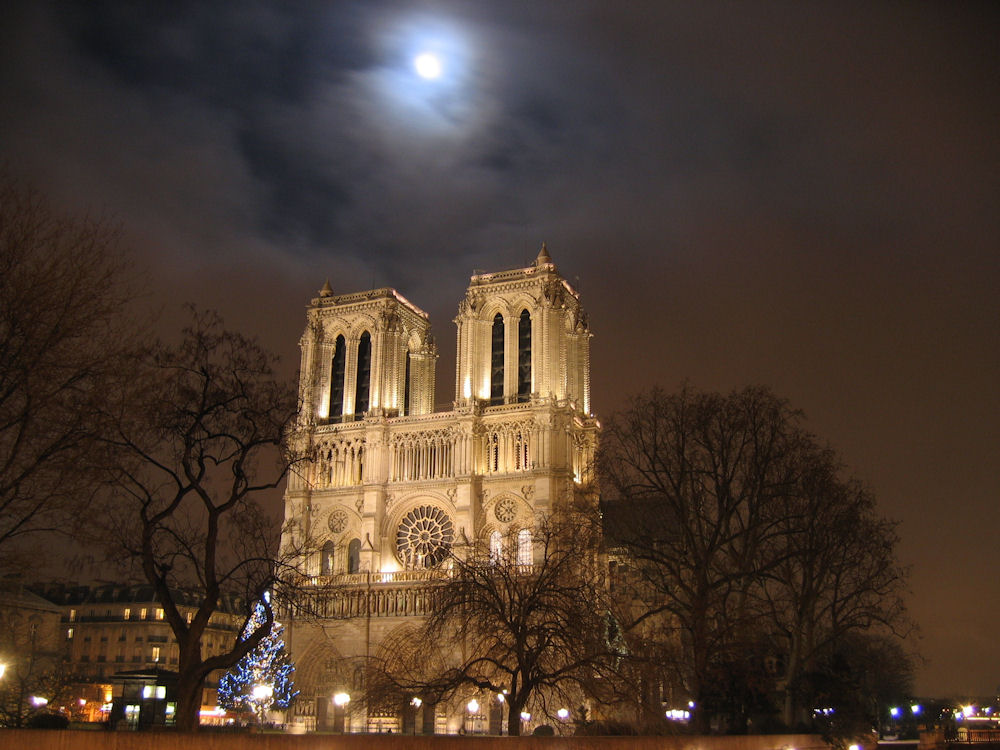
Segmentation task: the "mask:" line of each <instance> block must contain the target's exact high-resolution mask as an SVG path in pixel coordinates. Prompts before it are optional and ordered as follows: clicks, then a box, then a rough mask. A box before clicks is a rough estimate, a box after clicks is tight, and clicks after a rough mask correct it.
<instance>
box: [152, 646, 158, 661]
mask: <svg viewBox="0 0 1000 750" xmlns="http://www.w3.org/2000/svg"><path fill="white" fill-rule="evenodd" d="M159 660H160V647H159V646H153V661H154V662H158V661H159Z"/></svg>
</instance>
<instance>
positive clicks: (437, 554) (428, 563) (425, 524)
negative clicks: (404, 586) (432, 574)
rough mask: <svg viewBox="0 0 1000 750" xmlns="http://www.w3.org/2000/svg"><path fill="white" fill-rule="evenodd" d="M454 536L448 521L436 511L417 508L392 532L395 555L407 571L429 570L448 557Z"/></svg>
mask: <svg viewBox="0 0 1000 750" xmlns="http://www.w3.org/2000/svg"><path fill="white" fill-rule="evenodd" d="M454 537H455V528H454V526H453V525H452V522H451V518H449V517H448V514H447V513H445V512H444V511H443V510H441V509H440V508H435V507H434V506H433V505H421V506H419V507H417V508H414V509H413V510H411V511H410V512H409V513H407V514H406V515H405V516H404V517H403V520H402V521H400V522H399V528H398V529H396V553H397V554H398V555H399V559H400V560H401V561H402V562H403V564H404V565H405V566H406V567H408V568H431V567H433V566H435V565H437V564H438V563H440V562H441V561H442V560H444V559H445V557H447V556H448V550H449V548H450V547H451V542H452V540H453V539H454Z"/></svg>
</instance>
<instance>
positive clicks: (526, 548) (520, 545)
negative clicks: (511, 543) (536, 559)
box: [517, 529, 531, 565]
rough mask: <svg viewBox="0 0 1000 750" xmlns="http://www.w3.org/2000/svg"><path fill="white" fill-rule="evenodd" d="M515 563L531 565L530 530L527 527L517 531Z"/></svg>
mask: <svg viewBox="0 0 1000 750" xmlns="http://www.w3.org/2000/svg"><path fill="white" fill-rule="evenodd" d="M517 564H518V565H531V532H530V531H528V530H527V529H521V530H520V531H519V532H517Z"/></svg>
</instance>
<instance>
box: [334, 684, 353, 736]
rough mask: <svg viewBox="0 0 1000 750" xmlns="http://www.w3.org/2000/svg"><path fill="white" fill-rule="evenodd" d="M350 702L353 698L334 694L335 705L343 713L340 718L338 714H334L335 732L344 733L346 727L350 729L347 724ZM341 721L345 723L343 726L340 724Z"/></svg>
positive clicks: (343, 694) (345, 694)
mask: <svg viewBox="0 0 1000 750" xmlns="http://www.w3.org/2000/svg"><path fill="white" fill-rule="evenodd" d="M350 702H351V696H350V695H348V694H347V693H335V694H334V696H333V705H334V706H336V707H337V708H339V709H340V711H341V713H340V715H339V716H338V715H337V713H336V712H334V726H335V731H340V732H344V731H345V726H347V727H348V728H349V725H348V724H347V704H348V703H350ZM341 720H343V722H344V724H343V725H341V723H340V722H341Z"/></svg>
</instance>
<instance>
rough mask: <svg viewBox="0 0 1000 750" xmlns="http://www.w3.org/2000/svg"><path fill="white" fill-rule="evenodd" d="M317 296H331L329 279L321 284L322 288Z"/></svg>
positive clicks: (331, 289) (331, 290)
mask: <svg viewBox="0 0 1000 750" xmlns="http://www.w3.org/2000/svg"><path fill="white" fill-rule="evenodd" d="M319 296H320V297H332V296H333V287H332V286H330V279H327V280H326V283H325V284H323V288H322V289H320V290H319Z"/></svg>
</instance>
